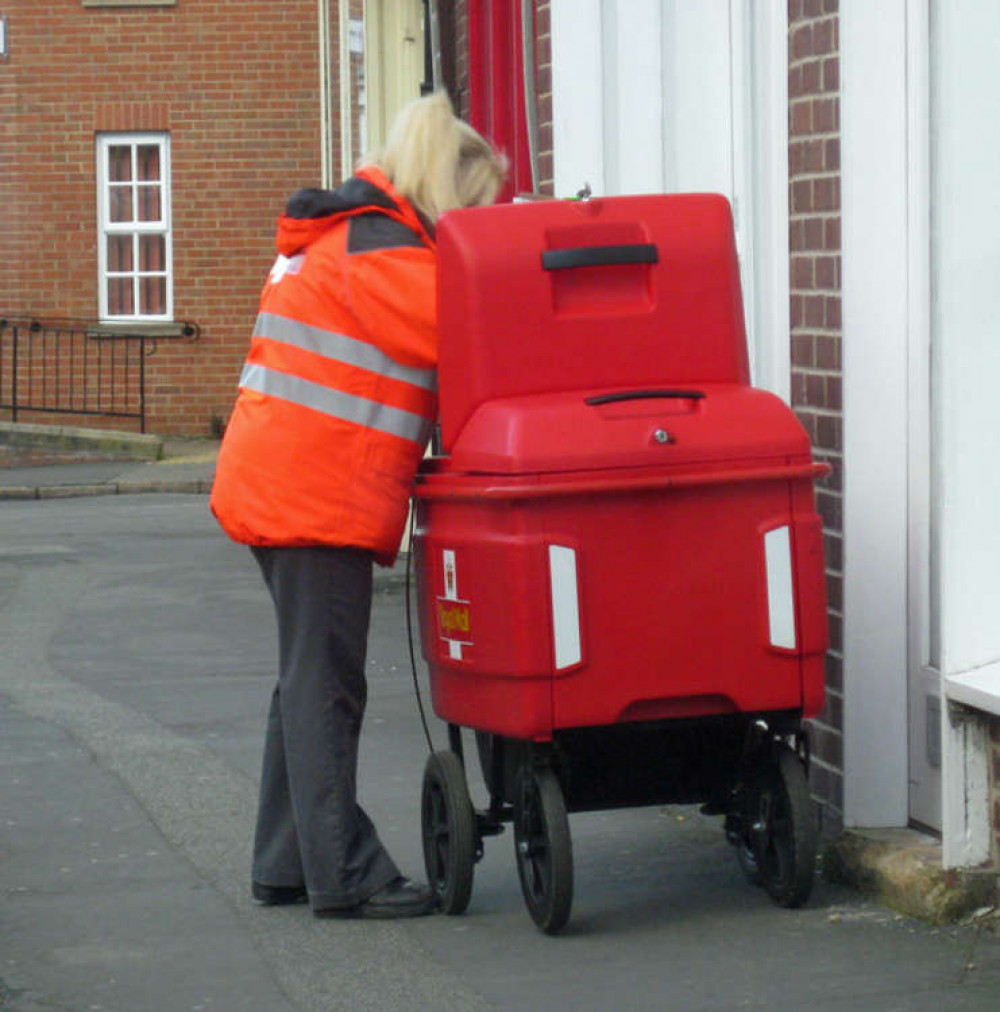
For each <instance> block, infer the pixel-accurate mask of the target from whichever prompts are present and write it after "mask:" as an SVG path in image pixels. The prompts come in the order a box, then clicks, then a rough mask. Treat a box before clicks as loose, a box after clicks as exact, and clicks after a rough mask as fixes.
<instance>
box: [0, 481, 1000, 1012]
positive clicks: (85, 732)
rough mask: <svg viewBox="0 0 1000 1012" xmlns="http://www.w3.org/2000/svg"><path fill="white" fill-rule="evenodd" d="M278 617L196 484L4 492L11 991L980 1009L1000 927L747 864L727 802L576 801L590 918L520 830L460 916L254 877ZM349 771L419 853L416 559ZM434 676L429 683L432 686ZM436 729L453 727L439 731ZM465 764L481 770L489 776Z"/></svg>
mask: <svg viewBox="0 0 1000 1012" xmlns="http://www.w3.org/2000/svg"><path fill="white" fill-rule="evenodd" d="M274 655H275V643H274V631H273V618H272V615H271V611H270V605H269V602H268V600H267V598H266V596H265V593H264V590H263V586H262V584H261V583H260V580H259V578H258V575H257V573H256V570H255V567H254V564H253V562H252V559H251V558H250V556H249V553H248V552H246V550H245V549H242V548H240V547H238V546H235V545H232V544H230V543H229V542H228V541H227V540H226V539H225V538H224V536H223V535H222V534H221V533H220V532H219V531H218V529H217V528H216V526H215V524H214V521H213V520H212V519H211V517H210V516H209V514H208V511H207V500H206V498H205V497H204V496H187V495H147V496H129V495H121V496H115V497H102V498H79V499H54V500H46V501H24V502H20V501H6V502H0V1009H2V1010H4V1012H56V1010H58V1012H69V1010H72V1012H85V1010H116V1012H145V1010H149V1012H175V1010H176V1012H180V1010H225V1012H258V1010H260V1012H264V1010H267V1012H289V1010H332V1009H351V1010H365V1009H373V1010H374V1009H378V1010H381V1012H393V1010H443V1012H444V1010H468V1012H475V1010H489V1009H493V1010H510V1012H515V1010H516V1012H534V1010H538V1012H543V1010H544V1012H554V1010H559V1009H569V1008H572V1009H575V1010H581V1012H591V1010H595V1012H596V1010H601V1012H605V1010H607V1009H612V1008H613V1009H617V1010H621V1012H626V1010H637V1012H638V1010H680V1012H715V1010H730V1009H768V1010H771V1012H782V1010H789V1012H791V1010H801V1009H804V1008H809V1009H811V1010H814V1012H826V1010H859V1009H877V1010H879V1012H891V1010H906V1012H922V1010H928V1012H930V1010H934V1012H938V1010H940V1009H942V1008H946V1009H949V1010H950V1012H951V1010H954V1012H963V1010H990V1009H995V1008H996V1007H997V1006H998V1003H1000V999H998V995H1000V943H998V940H997V938H996V937H995V936H994V935H993V934H992V933H991V932H989V931H986V930H980V928H979V927H978V926H977V925H975V924H971V925H966V926H960V927H957V928H948V929H936V928H932V927H929V926H926V925H922V924H918V923H916V922H912V921H909V920H906V919H903V918H901V917H898V916H896V915H894V914H893V913H891V912H889V911H886V910H883V909H880V908H878V907H873V906H869V905H867V904H866V903H865V902H863V901H862V900H861V899H860V898H859V897H857V896H856V895H854V894H852V893H849V892H845V891H840V890H837V889H834V888H833V887H831V886H829V885H827V884H825V883H824V882H822V881H821V880H819V881H817V885H816V889H815V892H814V895H813V899H812V901H811V903H810V904H809V906H808V907H806V908H804V909H802V910H797V911H787V910H780V909H778V908H776V907H774V906H773V905H772V904H771V903H770V902H769V901H768V900H767V899H766V897H765V896H764V895H763V893H762V892H761V891H759V890H757V889H754V888H752V887H751V886H749V885H748V884H747V883H746V882H745V881H744V880H743V877H742V875H741V873H740V871H739V869H738V867H737V864H736V861H735V857H734V855H733V854H732V853H731V851H730V848H729V847H728V846H727V845H726V844H725V842H724V840H723V836H722V829H721V825H720V820H718V819H706V818H703V817H702V816H700V815H699V814H698V813H697V811H696V810H693V809H686V808H662V807H658V808H648V809H641V810H632V811H616V812H601V813H594V814H589V815H576V816H572V817H571V821H570V824H571V829H572V832H573V846H574V856H575V866H576V886H575V901H574V908H573V916H572V919H571V921H570V924H569V926H568V927H567V929H566V930H565V932H564V933H563V934H562V935H560V936H559V937H556V938H549V937H547V936H543V935H541V934H540V933H539V932H538V931H537V930H536V929H535V928H534V926H533V924H532V922H531V921H530V919H529V917H528V915H527V912H526V911H525V909H524V906H523V902H522V900H521V896H520V890H519V887H518V883H517V874H516V870H515V865H514V858H513V842H512V839H511V834H510V833H509V832H508V833H507V834H505V835H504V836H502V837H500V838H498V839H493V840H488V841H487V843H486V855H485V857H484V859H483V861H482V862H481V863H480V864H479V865H478V866H477V869H476V881H475V888H474V891H473V896H472V902H471V904H470V907H469V910H468V912H467V914H465V915H464V916H461V917H444V916H436V917H430V918H424V919H420V920H417V921H412V922H396V923H364V922H336V921H318V920H316V919H315V918H313V917H312V916H311V915H310V913H309V911H308V910H307V909H306V908H304V907H297V908H293V909H280V910H279V909H261V908H258V907H255V906H254V905H253V904H252V903H251V902H250V901H249V899H248V896H247V890H248V885H249V881H248V880H249V843H250V835H251V832H252V826H253V816H254V808H255V800H256V798H255V795H256V782H257V773H258V764H259V761H260V749H261V744H262V740H263V725H264V713H265V708H266V705H267V702H268V697H269V694H270V689H271V684H272V678H273V674H272V672H273V667H274ZM369 677H370V701H369V711H368V719H367V725H366V730H365V735H364V739H363V750H362V770H361V783H360V789H361V794H362V798H363V801H364V803H365V805H366V808H367V809H368V810H369V812H370V813H371V814H372V816H373V818H374V819H375V821H376V824H377V825H378V826H379V829H380V833H381V835H382V837H383V839H384V840H385V842H386V843H387V845H388V847H389V849H390V850H391V852H392V853H393V855H394V856H395V858H396V860H397V862H398V863H399V864H400V865H401V866H402V867H403V868H404V870H406V871H407V872H409V873H410V874H413V875H420V876H422V856H421V850H420V840H419V795H420V781H421V776H422V770H423V764H424V760H425V758H426V751H427V749H426V745H425V743H424V739H423V732H422V730H421V727H420V721H419V717H418V714H417V709H416V704H415V697H414V688H413V682H412V677H411V672H410V666H409V658H408V651H407V644H406V633H405V613H404V597H403V593H402V590H401V588H400V586H399V583H398V581H390V582H389V583H388V584H384V585H383V586H382V587H381V589H380V590H379V593H378V595H377V599H376V607H375V614H374V627H373V638H372V643H371V649H370V656H369ZM425 688H426V687H425ZM432 732H433V735H434V738H435V743H436V745H437V747H443V746H444V744H445V735H444V732H443V730H442V728H441V727H440V725H438V724H436V723H435V725H434V727H433V729H432ZM474 779H475V778H474Z"/></svg>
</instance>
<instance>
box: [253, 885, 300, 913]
mask: <svg viewBox="0 0 1000 1012" xmlns="http://www.w3.org/2000/svg"><path fill="white" fill-rule="evenodd" d="M250 894H251V895H252V896H253V898H254V899H255V900H256V901H257V902H258V903H260V904H261V905H262V906H265V907H287V906H290V905H291V904H292V903H305V901H306V900H307V899H308V897H307V896H306V888H305V886H269V885H264V884H263V883H261V882H253V883H251V887H250Z"/></svg>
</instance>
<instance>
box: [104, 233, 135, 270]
mask: <svg viewBox="0 0 1000 1012" xmlns="http://www.w3.org/2000/svg"><path fill="white" fill-rule="evenodd" d="M108 270H109V271H116V272H117V271H130V270H132V236H130V235H109V236H108Z"/></svg>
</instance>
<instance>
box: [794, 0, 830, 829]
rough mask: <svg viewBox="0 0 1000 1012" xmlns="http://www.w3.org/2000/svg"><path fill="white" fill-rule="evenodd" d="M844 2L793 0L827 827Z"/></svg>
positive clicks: (802, 319) (800, 326)
mask: <svg viewBox="0 0 1000 1012" xmlns="http://www.w3.org/2000/svg"><path fill="white" fill-rule="evenodd" d="M838 4H839V0H789V3H788V22H789V23H788V99H789V150H788V155H789V187H790V194H789V202H790V210H791V221H790V226H789V227H790V247H791V265H790V268H791V328H792V329H791V337H792V407H793V408H794V410H795V412H796V414H797V415H798V417H799V419H800V420H801V422H802V423H803V425H805V427H806V429H807V431H808V432H809V435H810V437H811V438H812V442H813V446H814V448H815V451H816V455H817V457H818V458H820V459H822V460H826V461H827V462H828V463H830V464H831V465H832V467H833V474H832V475H831V477H830V478H828V479H827V480H826V481H825V482H824V483H823V484H822V485H821V486H820V487H819V489H818V494H817V505H818V508H819V512H820V514H821V516H822V517H823V527H824V534H825V543H826V559H827V593H828V597H829V614H830V651H829V654H828V656H827V703H826V709H825V710H824V712H823V713H822V715H821V716H820V717H819V719H818V720H817V721H815V723H814V726H813V748H814V760H815V761H814V763H813V771H812V788H813V792H814V793H815V795H816V796H817V797H818V798H819V800H820V801H821V803H822V804H823V811H824V828H825V829H828V830H830V831H836V829H837V828H838V827H839V826H840V825H841V824H842V813H843V774H842V770H843V741H842V730H843V653H842V625H843V611H842V607H843V588H842V576H843V543H842V542H843V539H842V535H843V522H842V490H843V460H842V439H841V436H842V411H841V407H842V404H841V380H842V374H841V340H842V335H841V321H840V283H841V273H840V266H841V258H840V100H839V95H840V60H839V55H838V48H839V38H838V33H839V25H838Z"/></svg>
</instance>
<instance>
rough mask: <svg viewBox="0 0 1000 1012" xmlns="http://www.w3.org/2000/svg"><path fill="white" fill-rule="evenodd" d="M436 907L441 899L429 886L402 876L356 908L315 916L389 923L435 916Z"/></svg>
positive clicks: (316, 912)
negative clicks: (402, 919) (426, 915)
mask: <svg viewBox="0 0 1000 1012" xmlns="http://www.w3.org/2000/svg"><path fill="white" fill-rule="evenodd" d="M436 906H437V898H436V897H435V895H434V893H433V892H431V890H430V889H428V888H427V886H422V885H417V883H416V882H411V881H410V880H409V879H408V878H403V876H402V875H400V876H399V878H395V879H393V880H392V881H391V882H390V883H389V884H388V885H387V886H383V887H382V888H381V889H379V891H378V892H377V893H375V894H374V895H372V896H369V897H368V899H366V900H365V901H364V903H359V904H358V905H357V906H355V907H331V908H329V909H326V910H314V911H313V913H314V914H315V915H316V916H317V917H344V918H362V919H364V920H374V921H387V920H392V919H394V918H397V917H422V916H423V915H424V914H429V913H431V912H432V911H433V910H434V908H435V907H436Z"/></svg>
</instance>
